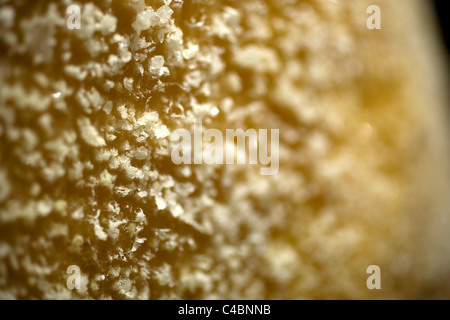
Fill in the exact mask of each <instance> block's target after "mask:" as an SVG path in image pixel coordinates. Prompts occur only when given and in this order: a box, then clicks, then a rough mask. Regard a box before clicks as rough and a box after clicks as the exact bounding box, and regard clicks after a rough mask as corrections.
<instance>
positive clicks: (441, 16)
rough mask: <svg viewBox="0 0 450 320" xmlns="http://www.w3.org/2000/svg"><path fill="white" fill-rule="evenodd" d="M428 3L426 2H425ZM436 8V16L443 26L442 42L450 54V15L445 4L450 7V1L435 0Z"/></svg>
mask: <svg viewBox="0 0 450 320" xmlns="http://www.w3.org/2000/svg"><path fill="white" fill-rule="evenodd" d="M424 1H426V0H424ZM433 2H434V4H435V8H436V15H437V16H438V21H439V22H440V26H441V37H442V41H443V42H444V43H445V45H446V47H447V52H448V53H450V34H449V20H450V13H449V12H448V10H446V9H445V4H447V7H448V6H450V1H449V0H434V1H433Z"/></svg>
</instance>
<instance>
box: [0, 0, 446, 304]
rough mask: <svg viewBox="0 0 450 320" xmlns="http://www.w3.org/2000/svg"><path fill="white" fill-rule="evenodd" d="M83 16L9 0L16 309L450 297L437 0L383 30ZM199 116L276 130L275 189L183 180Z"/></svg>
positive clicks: (223, 17)
mask: <svg viewBox="0 0 450 320" xmlns="http://www.w3.org/2000/svg"><path fill="white" fill-rule="evenodd" d="M70 4H72V3H70V2H69V1H60V2H56V1H21V0H15V1H13V2H4V1H2V2H1V3H0V52H1V55H0V298H38V299H51V298H94V299H110V298H112V299H127V298H132V299H177V298H208V299H211V298H256V299H258V298H268V299H273V298H277V299H279V298H380V297H384V298H404V297H408V298H429V297H444V296H445V295H446V294H448V290H446V288H445V282H446V280H448V273H449V265H450V263H449V261H448V260H449V255H448V248H447V247H445V244H446V243H448V242H449V241H448V240H449V239H448V236H447V237H446V236H445V233H444V232H443V230H445V228H446V227H447V226H448V224H446V223H447V222H446V221H447V218H446V215H445V214H446V212H448V208H449V207H450V206H449V205H448V203H446V200H445V197H444V196H443V195H444V193H445V192H446V190H448V184H447V181H448V180H447V179H448V167H447V165H448V159H449V158H448V154H447V149H446V148H445V147H446V141H445V137H446V136H445V133H444V132H443V128H444V126H443V124H444V119H445V117H444V116H443V115H442V113H441V111H442V110H440V109H439V108H440V107H441V106H440V104H439V103H440V101H443V97H442V96H440V91H439V89H442V88H445V87H440V86H441V85H443V84H444V82H443V79H441V78H440V77H439V72H438V71H439V69H440V67H439V62H435V61H438V54H437V53H436V52H435V51H434V48H435V47H434V46H435V43H434V42H433V40H428V39H429V38H432V37H431V36H430V34H431V33H430V32H431V30H430V29H429V25H428V23H429V21H428V20H427V15H426V12H427V10H426V9H427V8H425V1H413V0H407V1H405V0H403V1H398V0H392V1H389V0H379V1H377V4H379V6H380V7H381V9H382V30H369V29H367V27H366V19H367V17H368V15H367V14H366V8H367V7H368V6H369V5H370V4H372V3H370V1H366V0H357V1H353V0H352V1H337V0H336V1H331V0H330V1H326V0H310V1H291V0H273V1H272V0H270V1H231V0H230V1H205V0H192V1H181V0H178V1H177V0H174V1H171V0H165V1H144V0H123V1H118V0H117V1H115V0H104V1H94V2H87V1H80V2H79V3H78V4H79V5H80V7H81V29H80V30H76V29H74V30H69V29H68V28H67V27H66V19H67V15H66V8H67V7H68V6H69V5H70ZM431 62H432V63H431ZM197 120H201V121H202V122H203V126H204V128H205V129H206V128H219V129H221V130H225V129H233V128H243V129H247V128H255V129H263V128H264V129H270V128H276V129H280V170H279V172H278V174H277V175H274V176H261V175H260V171H259V168H258V166H250V165H179V166H177V165H174V164H173V163H172V161H171V158H170V144H169V136H170V133H171V132H172V131H173V130H175V129H177V128H188V129H191V128H192V125H193V123H194V122H195V121H197ZM372 264H376V265H379V266H380V267H381V270H382V290H378V291H377V290H373V291H370V290H368V289H367V287H366V279H367V276H368V275H367V274H366V268H367V266H369V265H372ZM69 265H78V266H79V267H80V269H81V271H82V281H81V289H79V290H69V289H68V288H67V287H66V279H67V273H66V269H67V267H68V266H69Z"/></svg>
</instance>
